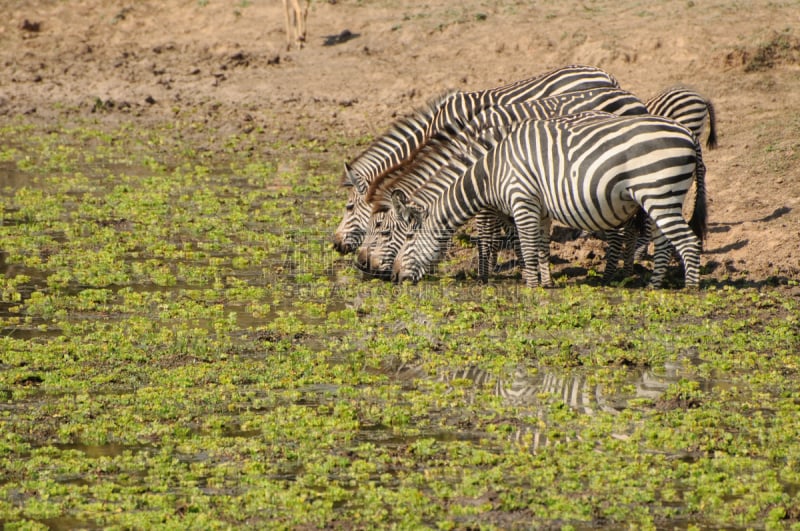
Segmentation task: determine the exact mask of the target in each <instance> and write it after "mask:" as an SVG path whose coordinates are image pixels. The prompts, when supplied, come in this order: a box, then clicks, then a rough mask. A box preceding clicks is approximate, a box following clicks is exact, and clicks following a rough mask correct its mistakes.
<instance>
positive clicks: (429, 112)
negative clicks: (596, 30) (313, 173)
mask: <svg viewBox="0 0 800 531" xmlns="http://www.w3.org/2000/svg"><path fill="white" fill-rule="evenodd" d="M594 87H619V83H618V82H617V80H616V79H615V78H614V77H613V76H612V75H611V74H609V73H607V72H605V71H603V70H601V69H599V68H596V67H592V66H583V65H571V66H566V67H563V68H559V69H556V70H553V71H550V72H547V73H545V74H542V75H540V76H537V77H534V78H530V79H525V80H521V81H517V82H515V83H511V84H509V85H505V86H502V87H497V88H493V89H488V90H480V91H473V92H455V91H453V92H448V93H445V94H443V95H441V96H439V97H437V98H434V99H433V100H431V101H430V102H429V103H428V105H427V106H425V107H423V108H421V109H418V110H417V111H415V112H414V113H412V114H411V115H410V116H407V117H405V118H402V119H400V120H398V121H397V122H396V123H395V124H394V125H393V126H392V127H391V128H390V129H389V130H388V131H387V132H386V133H384V134H383V135H382V136H380V137H379V138H378V139H377V140H375V141H374V142H373V143H372V144H371V145H370V146H369V147H368V148H367V149H366V150H364V151H363V152H362V153H361V154H360V155H358V156H357V157H356V158H355V159H354V160H353V161H352V162H351V163H350V164H345V171H344V179H343V185H344V186H345V187H348V188H349V192H348V199H347V204H346V206H345V212H344V217H343V218H342V221H341V222H340V223H339V226H338V227H337V228H336V230H335V232H334V234H333V247H334V249H336V250H337V251H338V252H339V253H342V254H347V253H353V252H355V251H356V249H358V247H359V246H360V245H361V242H362V241H363V238H364V235H365V233H366V228H367V224H368V222H369V216H370V212H371V207H370V205H369V204H368V203H367V201H366V197H365V195H366V193H367V187H368V186H369V185H370V184H371V183H372V181H373V180H374V179H375V178H377V177H378V176H380V175H382V174H384V173H386V172H388V171H391V170H392V169H394V168H397V167H398V166H400V165H402V164H403V163H404V162H406V161H408V160H409V159H411V158H413V156H414V154H415V153H416V151H417V150H418V149H419V147H420V146H421V145H423V143H424V142H425V140H426V139H427V138H429V137H430V136H431V135H433V134H434V133H436V132H437V131H440V130H442V128H444V127H445V126H447V125H449V124H451V123H453V121H454V120H466V119H469V118H470V117H471V116H472V115H474V114H475V113H477V112H479V111H480V110H482V109H485V108H487V107H490V106H492V105H505V104H509V103H514V102H519V101H528V100H534V99H538V98H542V97H545V96H551V95H555V94H562V93H564V92H572V91H576V90H585V89H589V88H594Z"/></svg>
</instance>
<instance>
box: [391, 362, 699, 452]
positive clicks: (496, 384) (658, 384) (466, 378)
mask: <svg viewBox="0 0 800 531" xmlns="http://www.w3.org/2000/svg"><path fill="white" fill-rule="evenodd" d="M387 372H389V376H390V377H391V378H393V379H395V380H398V381H401V382H406V383H407V384H408V385H409V386H412V385H413V384H414V381H416V380H428V381H433V382H439V383H443V384H448V385H453V386H456V385H458V384H459V382H462V383H463V384H466V385H467V386H469V387H471V388H472V389H474V390H478V389H487V388H488V389H491V391H490V393H491V395H493V396H498V397H500V398H501V399H502V402H503V403H504V404H505V405H508V406H514V407H520V408H532V409H533V410H534V411H532V413H533V415H532V418H531V416H530V415H526V417H527V419H526V422H530V421H532V420H535V421H536V422H535V424H526V425H517V426H515V427H514V428H515V429H514V430H513V431H511V432H510V433H509V434H508V436H507V440H509V441H510V442H513V443H516V444H520V445H522V446H525V447H527V448H528V449H529V450H530V451H532V452H536V451H537V450H539V449H541V448H544V447H545V446H547V445H548V444H561V443H568V442H572V441H574V440H578V441H579V440H581V437H580V434H577V435H574V436H570V435H565V436H564V437H562V438H559V439H558V440H557V441H548V438H547V434H546V431H547V430H546V429H545V428H544V426H546V419H547V409H548V407H550V406H551V405H552V404H553V402H554V401H561V402H563V404H564V405H566V406H568V407H570V408H571V409H573V410H574V411H576V412H577V413H579V414H583V415H589V416H594V415H597V414H601V413H604V414H610V415H618V414H620V412H622V411H623V410H625V409H626V408H627V407H628V402H629V401H630V400H633V399H642V398H646V399H650V400H657V399H658V398H659V397H660V396H661V395H662V394H663V393H664V391H666V389H667V387H669V386H670V385H671V384H673V383H675V382H678V381H679V380H681V378H684V377H685V375H684V374H683V372H684V371H683V365H682V364H681V363H680V362H673V363H666V364H665V366H664V370H663V371H653V370H645V369H640V370H633V371H631V378H630V380H628V381H627V382H626V387H629V386H632V387H633V389H632V391H627V390H626V391H625V392H620V391H619V390H617V389H610V388H606V387H604V386H603V385H602V384H597V383H594V382H593V379H592V378H591V375H590V374H587V373H586V372H559V371H547V370H542V369H539V370H538V372H537V373H536V374H531V373H530V371H529V370H528V369H527V368H526V367H522V366H520V367H517V368H516V369H515V370H514V371H513V373H512V374H511V375H510V376H509V377H508V378H498V377H497V376H496V375H494V374H492V373H491V372H489V371H487V370H486V369H483V368H481V367H478V366H475V365H470V366H467V367H462V368H458V369H446V370H441V371H439V372H438V373H437V374H435V375H429V374H428V373H427V372H426V370H425V369H424V368H423V366H422V365H419V364H401V365H399V366H398V367H396V368H393V369H390V370H389V371H387ZM474 398H475V397H474V395H473V396H472V397H471V399H469V400H470V402H472V401H473V400H474ZM611 436H612V437H615V438H620V439H625V438H627V437H628V435H627V434H625V433H612V434H611Z"/></svg>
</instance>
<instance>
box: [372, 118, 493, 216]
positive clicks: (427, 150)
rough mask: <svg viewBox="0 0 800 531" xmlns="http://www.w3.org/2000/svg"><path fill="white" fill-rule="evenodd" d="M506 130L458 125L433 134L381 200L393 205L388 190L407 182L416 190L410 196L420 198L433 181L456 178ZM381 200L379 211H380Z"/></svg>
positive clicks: (388, 187) (388, 185)
mask: <svg viewBox="0 0 800 531" xmlns="http://www.w3.org/2000/svg"><path fill="white" fill-rule="evenodd" d="M506 131H507V129H506V128H503V127H487V128H480V129H474V128H467V129H464V130H459V129H458V128H457V127H456V126H447V127H446V128H445V130H443V131H440V132H438V133H436V134H434V135H433V136H432V137H431V138H430V140H429V141H428V142H427V143H426V144H425V146H424V147H423V148H422V149H421V150H420V151H419V153H418V154H417V156H416V157H415V158H414V160H413V161H412V163H411V164H409V165H408V166H407V167H406V168H405V169H404V171H402V172H400V173H399V174H398V175H396V176H395V177H394V179H393V180H392V181H391V182H390V183H387V186H386V187H385V188H384V189H383V196H382V197H380V198H379V199H378V203H380V204H381V205H387V204H391V203H390V201H391V198H390V197H389V195H390V194H389V191H390V190H393V189H395V188H397V187H398V186H401V185H402V183H404V182H411V183H413V188H414V193H413V194H409V196H410V197H414V196H416V197H419V192H420V191H421V190H423V189H426V187H427V186H428V185H429V184H431V183H434V184H435V183H437V182H440V181H455V179H457V178H458V177H459V176H460V175H461V174H463V173H464V172H465V171H466V170H467V169H468V168H469V167H470V166H471V165H472V164H474V163H475V162H476V161H477V160H478V159H480V158H481V157H483V156H484V155H485V154H486V153H487V152H488V151H489V150H491V149H492V148H493V147H494V146H495V145H496V144H497V143H498V142H499V141H500V139H502V138H503V137H504V136H505V133H506ZM442 161H446V162H444V163H442ZM387 201H388V203H387ZM378 203H376V207H375V208H376V211H380V210H378V209H379V208H380V207H378V206H377V205H378Z"/></svg>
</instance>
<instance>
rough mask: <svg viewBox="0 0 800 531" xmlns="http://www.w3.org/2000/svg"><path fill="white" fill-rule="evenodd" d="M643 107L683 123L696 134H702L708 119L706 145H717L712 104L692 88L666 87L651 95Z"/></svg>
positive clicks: (655, 113) (713, 146) (653, 113)
mask: <svg viewBox="0 0 800 531" xmlns="http://www.w3.org/2000/svg"><path fill="white" fill-rule="evenodd" d="M645 107H647V110H648V112H649V113H650V114H652V115H653V116H663V117H665V118H671V119H673V120H675V121H676V122H680V123H681V124H683V125H685V126H686V127H688V128H689V129H691V130H692V132H693V133H694V134H695V135H696V136H697V138H698V140H699V139H700V138H701V136H702V135H703V129H704V128H705V123H706V119H708V138H707V139H706V147H707V148H709V149H714V148H715V147H717V119H716V115H715V112H714V105H713V104H712V103H711V101H710V100H708V99H706V98H704V97H703V96H702V95H700V94H698V93H697V92H695V91H694V90H691V89H688V88H686V87H672V88H668V89H666V90H664V91H662V92H660V93H659V94H657V95H655V96H653V97H652V98H650V99H649V100H647V102H646V103H645Z"/></svg>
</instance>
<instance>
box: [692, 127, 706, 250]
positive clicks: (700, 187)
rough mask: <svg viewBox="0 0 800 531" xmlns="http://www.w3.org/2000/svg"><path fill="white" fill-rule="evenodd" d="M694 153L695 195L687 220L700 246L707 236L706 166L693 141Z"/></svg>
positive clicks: (698, 145) (697, 144)
mask: <svg viewBox="0 0 800 531" xmlns="http://www.w3.org/2000/svg"><path fill="white" fill-rule="evenodd" d="M695 152H696V153H697V159H696V162H695V184H696V193H695V196H694V211H693V212H692V217H691V219H690V220H689V227H690V228H691V229H692V231H693V232H694V233H695V235H696V236H697V237H698V238H699V239H700V244H701V246H702V243H703V242H704V241H705V240H706V237H707V236H708V207H707V204H706V165H705V164H704V163H703V154H702V151H701V149H700V143H699V142H697V141H695Z"/></svg>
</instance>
